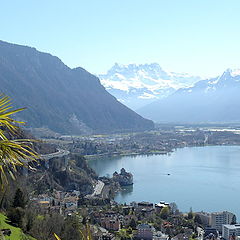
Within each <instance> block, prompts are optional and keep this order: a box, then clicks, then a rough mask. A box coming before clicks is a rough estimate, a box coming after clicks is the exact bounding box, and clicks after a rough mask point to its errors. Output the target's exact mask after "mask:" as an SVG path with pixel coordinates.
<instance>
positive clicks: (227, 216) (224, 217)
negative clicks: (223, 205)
mask: <svg viewBox="0 0 240 240" xmlns="http://www.w3.org/2000/svg"><path fill="white" fill-rule="evenodd" d="M234 216H235V215H234V214H233V213H231V212H227V211H223V212H215V213H211V217H210V226H211V228H215V229H217V230H218V231H219V232H222V226H223V225H224V224H231V223H232V221H233V218H234Z"/></svg>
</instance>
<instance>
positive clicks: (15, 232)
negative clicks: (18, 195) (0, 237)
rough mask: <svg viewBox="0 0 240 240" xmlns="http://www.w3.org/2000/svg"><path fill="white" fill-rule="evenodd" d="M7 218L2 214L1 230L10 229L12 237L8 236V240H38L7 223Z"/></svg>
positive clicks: (0, 216) (0, 218)
mask: <svg viewBox="0 0 240 240" xmlns="http://www.w3.org/2000/svg"><path fill="white" fill-rule="evenodd" d="M6 219H7V218H6V216H5V215H3V214H0V228H1V229H10V230H11V235H10V236H6V237H5V239H6V240H36V239H35V238H33V237H30V236H27V235H25V234H24V233H23V232H22V230H21V229H20V228H17V227H14V226H12V225H10V224H9V223H7V220H6Z"/></svg>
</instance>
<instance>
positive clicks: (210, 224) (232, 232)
mask: <svg viewBox="0 0 240 240" xmlns="http://www.w3.org/2000/svg"><path fill="white" fill-rule="evenodd" d="M197 214H198V216H199V217H200V219H201V221H202V223H203V225H204V226H206V227H205V229H204V236H203V238H204V239H218V238H219V237H220V236H221V237H222V238H223V239H225V240H231V239H237V238H239V239H240V224H236V216H235V214H233V213H231V212H228V211H223V212H214V213H205V212H199V213H197Z"/></svg>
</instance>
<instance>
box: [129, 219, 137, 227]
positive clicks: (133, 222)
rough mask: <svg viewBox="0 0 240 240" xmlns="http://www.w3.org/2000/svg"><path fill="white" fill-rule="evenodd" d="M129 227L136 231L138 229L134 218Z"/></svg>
mask: <svg viewBox="0 0 240 240" xmlns="http://www.w3.org/2000/svg"><path fill="white" fill-rule="evenodd" d="M129 226H130V227H131V228H132V229H136V228H137V223H136V221H135V220H134V219H133V218H132V219H131V221H130V224H129Z"/></svg>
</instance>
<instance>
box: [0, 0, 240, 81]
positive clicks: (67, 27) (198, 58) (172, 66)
mask: <svg viewBox="0 0 240 240" xmlns="http://www.w3.org/2000/svg"><path fill="white" fill-rule="evenodd" d="M239 12H240V1H239V0H85V1H84V0H21V1H20V0H0V39H1V40H3V41H7V42H11V43H17V44H21V45H28V46H32V47H35V48H37V49H38V50H40V51H44V52H49V53H51V54H52V55H55V56H58V57H59V58H60V59H61V60H62V61H63V62H64V63H65V64H66V65H68V66H69V67H72V68H73V67H77V66H81V67H83V68H85V69H86V70H88V71H90V72H91V73H94V74H99V73H104V72H106V71H107V70H108V69H109V68H111V67H112V65H113V64H114V63H115V62H117V63H120V64H129V63H137V64H144V63H153V62H157V63H159V64H160V65H161V67H162V68H163V69H164V70H167V71H174V72H186V73H189V74H193V75H199V76H204V77H210V76H217V75H220V74H221V73H222V72H223V71H224V70H225V69H227V68H240V14H239Z"/></svg>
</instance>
